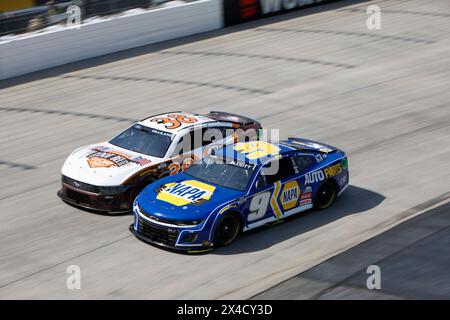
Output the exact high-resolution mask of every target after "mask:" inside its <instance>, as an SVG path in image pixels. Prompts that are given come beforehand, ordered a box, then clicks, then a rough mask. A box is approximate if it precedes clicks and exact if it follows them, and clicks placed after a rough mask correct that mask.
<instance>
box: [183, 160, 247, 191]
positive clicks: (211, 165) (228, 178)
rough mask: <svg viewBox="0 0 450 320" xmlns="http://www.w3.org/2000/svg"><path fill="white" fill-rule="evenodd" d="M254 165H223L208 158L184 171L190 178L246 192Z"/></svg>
mask: <svg viewBox="0 0 450 320" xmlns="http://www.w3.org/2000/svg"><path fill="white" fill-rule="evenodd" d="M253 170H254V167H253V166H252V165H248V164H243V163H239V162H237V161H230V162H229V163H223V162H219V161H214V159H212V157H210V156H206V157H204V158H203V161H202V162H201V163H199V164H194V165H192V166H191V167H190V168H188V169H186V171H184V172H185V173H186V174H188V175H189V176H192V177H194V178H197V179H200V180H204V181H206V182H210V183H214V184H217V185H219V186H222V187H226V188H230V189H235V190H239V191H245V189H246V188H247V185H248V183H249V181H250V178H251V177H252V175H253Z"/></svg>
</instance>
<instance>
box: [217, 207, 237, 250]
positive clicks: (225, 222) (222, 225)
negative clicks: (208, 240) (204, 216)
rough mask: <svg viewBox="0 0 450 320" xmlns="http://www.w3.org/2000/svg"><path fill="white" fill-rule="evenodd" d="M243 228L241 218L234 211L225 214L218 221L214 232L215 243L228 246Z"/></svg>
mask: <svg viewBox="0 0 450 320" xmlns="http://www.w3.org/2000/svg"><path fill="white" fill-rule="evenodd" d="M240 229H241V219H239V216H238V215H236V214H234V213H229V214H225V215H223V216H222V217H221V218H220V220H219V222H218V223H217V227H216V232H215V234H214V244H215V245H216V246H219V247H220V246H226V245H227V244H230V243H231V242H233V241H234V239H236V237H237V235H238V234H239V231H240Z"/></svg>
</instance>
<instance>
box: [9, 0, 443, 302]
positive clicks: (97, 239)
mask: <svg viewBox="0 0 450 320" xmlns="http://www.w3.org/2000/svg"><path fill="white" fill-rule="evenodd" d="M369 4H378V5H380V6H381V10H382V28H381V30H375V31H370V30H368V29H367V28H366V18H367V14H366V11H365V10H366V8H367V6H368V5H369ZM449 8H450V3H449V2H448V1H446V0H442V1H439V0H436V1H416V0H411V1H401V0H397V1H371V2H360V1H344V2H342V3H334V4H330V5H325V6H321V7H316V8H311V9H307V10H303V11H298V12H294V13H290V14H287V15H284V16H278V17H274V18H270V19H265V20H261V21H257V22H253V23H249V24H245V25H240V26H236V27H232V28H226V29H224V30H220V31H217V32H212V33H208V34H204V35H200V36H196V37H191V38H187V39H181V40H176V41H171V42H168V43H164V44H160V45H154V46H147V47H143V48H139V49H136V50H130V51H127V52H123V53H119V54H115V55H110V56H107V57H103V58H98V59H93V60H89V61H85V62H80V63H75V64H71V65H67V66H63V67H60V68H56V69H52V70H50V71H46V72H41V73H37V74H34V75H29V76H25V77H21V78H18V79H13V80H11V81H5V82H3V83H2V84H1V86H2V90H1V92H0V115H1V117H0V128H1V129H0V144H1V153H0V237H1V239H0V298H2V299H12V298H25V299H28V298H57V299H59V298H62V299H72V298H74V299H78V298H106V299H116V298H124V299H128V298H159V299H171V298H175V299H182V298H185V299H192V298H211V299H216V298H219V299H224V298H250V297H253V296H254V295H256V294H258V293H260V292H262V291H264V290H266V289H268V288H271V287H273V286H274V285H276V284H278V283H280V282H282V281H284V280H286V279H289V278H291V277H293V276H295V275H297V274H299V273H301V272H303V271H305V270H308V269H310V268H312V267H314V266H316V265H318V264H320V263H322V262H324V261H325V260H327V259H329V258H331V257H333V256H335V255H337V254H339V253H341V252H343V251H345V250H347V249H349V248H351V247H354V246H356V245H357V244H359V243H361V242H363V241H365V240H367V239H370V238H372V237H374V236H376V235H378V234H380V233H382V232H384V231H386V230H388V229H390V228H392V227H394V226H395V225H397V224H399V223H401V222H403V221H405V220H408V219H410V218H412V217H414V216H416V215H418V214H420V213H422V212H424V211H426V210H427V209H429V208H431V207H433V206H436V205H439V204H441V203H445V202H446V201H448V199H449V198H450V192H449V191H450V179H449V178H450V161H448V159H449V156H450V144H449V141H450V130H449V126H450V106H449V101H450V90H449V88H450V37H449V36H448V30H450V14H449V12H450V10H449ZM176 109H184V110H188V111H195V112H206V111H208V110H211V109H219V110H226V111H230V112H238V113H243V114H246V115H249V116H251V117H255V118H258V119H260V120H261V121H262V123H263V125H264V126H265V127H266V128H279V129H280V130H281V137H288V136H301V137H306V138H312V139H316V140H322V141H325V142H328V143H330V144H334V145H337V146H339V147H341V148H343V149H344V150H346V151H347V152H348V154H349V165H350V170H351V179H350V180H351V186H350V187H349V189H348V190H347V191H346V192H345V193H344V194H343V195H342V197H341V198H340V199H339V200H338V201H337V203H336V204H335V206H334V207H333V208H331V209H330V210H326V211H320V212H315V211H311V212H308V213H305V214H302V215H300V216H299V217H297V218H295V219H291V220H290V221H288V222H286V223H283V224H279V225H276V226H274V227H271V228H265V229H261V230H258V231H254V232H250V233H246V234H243V235H242V236H241V237H240V238H239V239H238V240H237V241H236V242H235V243H233V244H232V245H230V246H228V247H225V248H221V249H218V250H214V251H212V252H210V253H208V254H203V255H183V254H178V253H172V252H170V251H165V250H161V249H159V248H156V247H153V246H150V245H147V244H145V243H143V242H141V241H139V240H137V239H136V238H135V237H134V236H132V235H131V234H130V233H129V231H128V225H129V224H130V223H131V221H132V217H131V216H128V215H122V216H104V215H97V214H93V213H90V212H86V211H82V210H79V209H76V208H73V207H70V206H68V205H66V204H64V203H62V202H61V201H60V199H59V198H58V197H57V196H56V192H57V190H58V188H59V183H60V182H59V180H60V173H59V172H60V168H61V166H62V164H63V161H64V159H65V157H66V156H67V155H68V154H69V153H70V152H71V151H73V150H74V149H75V148H77V147H78V146H82V145H86V144H89V143H94V142H98V141H103V140H107V139H108V138H110V137H111V136H113V135H114V134H116V133H117V132H119V131H121V130H122V129H124V128H125V127H127V126H128V125H129V124H130V123H131V122H132V121H133V120H135V119H140V118H144V117H147V116H149V115H151V114H154V113H158V112H163V111H169V110H176ZM69 265H78V266H80V268H81V276H82V277H81V280H82V282H81V283H82V284H81V289H80V290H68V289H67V288H66V279H67V276H68V275H67V274H66V270H67V267H68V266H69ZM417 290H420V288H418V289H417Z"/></svg>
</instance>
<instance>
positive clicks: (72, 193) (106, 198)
mask: <svg viewBox="0 0 450 320" xmlns="http://www.w3.org/2000/svg"><path fill="white" fill-rule="evenodd" d="M58 196H59V197H60V198H61V199H62V200H63V201H64V202H67V203H69V204H72V205H74V206H77V207H80V208H85V209H89V210H95V211H100V212H109V213H124V212H131V210H132V201H131V194H130V192H129V191H127V192H124V193H119V194H115V195H101V194H96V193H90V192H85V191H82V190H79V189H76V188H73V187H71V186H69V185H67V184H65V183H63V184H62V187H61V190H60V191H59V192H58Z"/></svg>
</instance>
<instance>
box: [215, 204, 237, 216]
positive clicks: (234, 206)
mask: <svg viewBox="0 0 450 320" xmlns="http://www.w3.org/2000/svg"><path fill="white" fill-rule="evenodd" d="M237 206H238V205H237V204H236V203H233V204H229V205H226V206H225V207H223V208H222V209H220V210H219V214H222V213H224V212H226V211H228V210H230V209H232V208H237Z"/></svg>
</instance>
